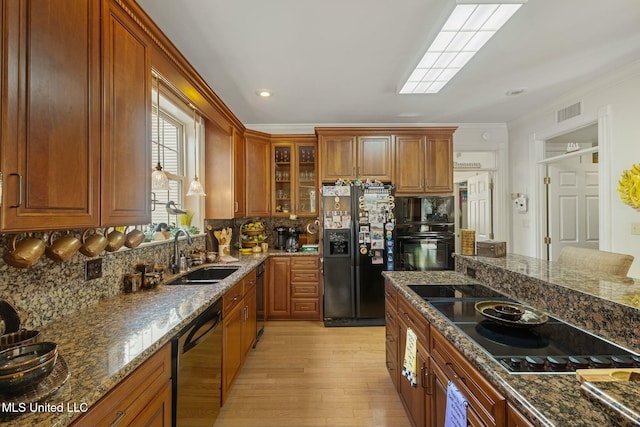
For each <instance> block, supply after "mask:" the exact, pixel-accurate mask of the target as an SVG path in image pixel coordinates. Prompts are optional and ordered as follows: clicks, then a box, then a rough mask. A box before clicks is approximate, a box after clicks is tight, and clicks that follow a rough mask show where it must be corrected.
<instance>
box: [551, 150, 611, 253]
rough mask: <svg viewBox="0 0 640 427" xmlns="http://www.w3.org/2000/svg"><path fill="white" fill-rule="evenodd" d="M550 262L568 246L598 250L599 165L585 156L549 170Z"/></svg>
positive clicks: (553, 164) (564, 162)
mask: <svg viewBox="0 0 640 427" xmlns="http://www.w3.org/2000/svg"><path fill="white" fill-rule="evenodd" d="M548 171H549V177H550V178H551V183H550V185H549V207H548V209H549V223H550V224H549V230H550V233H549V234H550V235H549V237H551V246H550V259H551V260H552V261H556V260H557V259H558V256H559V254H560V251H561V250H562V248H563V247H564V246H566V245H571V246H580V247H583V248H591V249H598V246H599V239H600V236H599V227H598V197H599V196H598V194H599V191H598V164H597V163H595V164H594V163H593V162H591V156H590V155H585V156H580V157H575V158H572V159H567V160H564V161H563V162H562V163H552V164H549V167H548Z"/></svg>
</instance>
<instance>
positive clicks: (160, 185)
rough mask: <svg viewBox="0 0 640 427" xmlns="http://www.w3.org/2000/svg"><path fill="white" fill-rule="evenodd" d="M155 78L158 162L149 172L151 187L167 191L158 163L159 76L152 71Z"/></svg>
mask: <svg viewBox="0 0 640 427" xmlns="http://www.w3.org/2000/svg"><path fill="white" fill-rule="evenodd" d="M154 76H155V78H156V146H157V147H158V164H157V165H156V168H155V170H154V171H153V172H152V173H151V189H152V190H165V191H169V190H170V189H171V187H169V178H168V177H167V174H166V173H164V171H163V170H162V165H160V76H158V75H157V74H155V73H154Z"/></svg>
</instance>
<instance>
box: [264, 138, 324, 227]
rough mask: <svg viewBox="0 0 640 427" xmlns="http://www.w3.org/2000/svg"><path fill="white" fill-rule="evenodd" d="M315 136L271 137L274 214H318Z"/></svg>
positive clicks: (272, 207)
mask: <svg viewBox="0 0 640 427" xmlns="http://www.w3.org/2000/svg"><path fill="white" fill-rule="evenodd" d="M317 158H318V156H317V140H316V136H315V135H272V136H271V159H272V162H271V164H272V169H271V180H272V181H271V182H272V185H271V215H273V216H285V217H288V216H289V215H291V214H295V215H297V216H301V217H312V218H315V217H317V216H318V211H319V208H318V191H317V187H318V185H317V172H318V170H317Z"/></svg>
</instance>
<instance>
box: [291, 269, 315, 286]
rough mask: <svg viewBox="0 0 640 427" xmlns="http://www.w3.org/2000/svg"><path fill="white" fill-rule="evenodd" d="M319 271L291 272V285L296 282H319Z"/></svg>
mask: <svg viewBox="0 0 640 427" xmlns="http://www.w3.org/2000/svg"><path fill="white" fill-rule="evenodd" d="M319 281H320V271H319V270H303V271H301V270H293V269H292V270H291V283H296V282H319Z"/></svg>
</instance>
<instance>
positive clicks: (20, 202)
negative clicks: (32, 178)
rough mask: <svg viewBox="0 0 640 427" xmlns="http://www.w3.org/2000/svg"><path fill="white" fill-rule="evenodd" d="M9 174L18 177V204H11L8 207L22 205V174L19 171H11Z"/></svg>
mask: <svg viewBox="0 0 640 427" xmlns="http://www.w3.org/2000/svg"><path fill="white" fill-rule="evenodd" d="M9 176H17V177H18V204H17V205H11V206H9V207H10V208H19V207H20V206H22V175H20V174H19V173H11V174H9Z"/></svg>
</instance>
